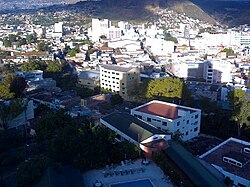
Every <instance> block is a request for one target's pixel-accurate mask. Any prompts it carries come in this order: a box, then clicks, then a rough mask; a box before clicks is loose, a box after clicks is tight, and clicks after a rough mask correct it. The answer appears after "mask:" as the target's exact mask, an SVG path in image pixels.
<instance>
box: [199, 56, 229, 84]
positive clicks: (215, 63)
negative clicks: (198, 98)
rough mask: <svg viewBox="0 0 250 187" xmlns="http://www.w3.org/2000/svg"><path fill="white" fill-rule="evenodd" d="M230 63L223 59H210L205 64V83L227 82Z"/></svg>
mask: <svg viewBox="0 0 250 187" xmlns="http://www.w3.org/2000/svg"><path fill="white" fill-rule="evenodd" d="M231 71H232V65H231V63H230V62H228V61H224V60H211V61H208V62H207V65H206V66H205V73H204V78H205V79H206V82H207V83H228V82H231V80H232V76H231Z"/></svg>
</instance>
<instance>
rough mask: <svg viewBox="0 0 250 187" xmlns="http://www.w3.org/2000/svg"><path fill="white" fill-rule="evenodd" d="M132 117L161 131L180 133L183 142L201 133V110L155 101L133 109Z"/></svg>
mask: <svg viewBox="0 0 250 187" xmlns="http://www.w3.org/2000/svg"><path fill="white" fill-rule="evenodd" d="M131 115H133V116H135V117H137V118H139V119H141V120H143V121H146V122H147V123H150V124H151V125H153V126H155V127H157V128H159V129H161V130H167V131H168V132H169V133H172V134H176V133H179V134H181V136H180V137H181V139H182V140H183V141H187V140H190V139H192V138H194V137H196V136H198V134H199V132H200V121H201V110H200V109H195V108H190V107H185V106H180V105H175V104H172V103H166V102H162V101H157V100H153V101H151V102H148V103H146V104H144V105H141V106H138V107H136V108H134V109H132V110H131Z"/></svg>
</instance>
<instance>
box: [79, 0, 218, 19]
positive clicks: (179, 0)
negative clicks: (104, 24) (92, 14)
mask: <svg viewBox="0 0 250 187" xmlns="http://www.w3.org/2000/svg"><path fill="white" fill-rule="evenodd" d="M81 3H84V2H79V3H78V4H81ZM98 3H100V5H101V7H102V8H101V10H100V11H98V13H99V16H104V17H107V18H110V19H111V18H113V19H114V18H115V19H116V18H119V19H121V18H122V19H127V20H135V21H136V20H137V21H138V20H139V21H143V20H148V18H149V17H151V16H152V15H154V12H153V11H152V10H153V9H152V8H155V7H158V8H160V9H166V8H167V9H170V10H174V11H176V12H179V13H185V14H186V15H187V16H189V17H192V18H195V19H200V20H202V21H206V22H209V23H212V24H214V23H216V21H215V20H214V19H213V18H212V17H210V16H209V15H208V14H207V13H205V12H204V11H203V10H202V9H201V8H199V7H198V6H197V5H195V4H194V3H192V2H191V1H189V0H102V1H100V2H98ZM97 16H98V14H97Z"/></svg>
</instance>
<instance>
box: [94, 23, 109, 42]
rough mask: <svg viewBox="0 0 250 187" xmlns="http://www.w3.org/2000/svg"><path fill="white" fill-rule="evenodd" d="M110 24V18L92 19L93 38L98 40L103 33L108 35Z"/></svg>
mask: <svg viewBox="0 0 250 187" xmlns="http://www.w3.org/2000/svg"><path fill="white" fill-rule="evenodd" d="M110 26H111V22H110V21H109V20H108V19H104V20H100V19H92V40H93V41H95V42H98V41H99V37H100V36H101V35H105V36H107V32H108V28H110Z"/></svg>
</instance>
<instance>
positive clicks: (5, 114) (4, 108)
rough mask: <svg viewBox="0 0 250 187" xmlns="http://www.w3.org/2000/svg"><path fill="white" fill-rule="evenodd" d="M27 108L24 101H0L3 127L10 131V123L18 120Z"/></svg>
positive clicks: (0, 118)
mask: <svg viewBox="0 0 250 187" xmlns="http://www.w3.org/2000/svg"><path fill="white" fill-rule="evenodd" d="M26 107H27V102H26V101H24V100H22V99H13V100H10V101H0V122H1V127H2V128H4V129H5V130H7V129H8V124H9V121H11V120H12V119H14V118H16V117H17V116H18V115H19V114H21V113H22V112H23V111H24V110H25V109H26Z"/></svg>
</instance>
